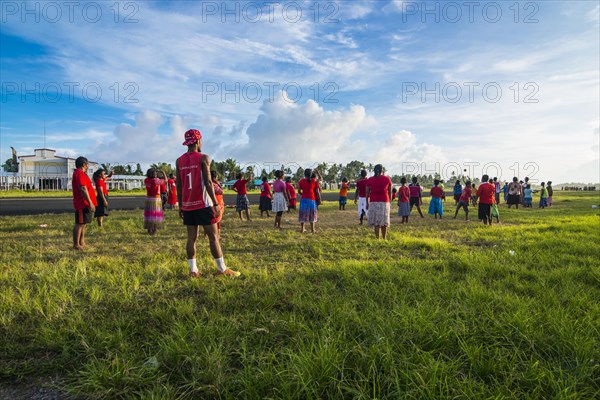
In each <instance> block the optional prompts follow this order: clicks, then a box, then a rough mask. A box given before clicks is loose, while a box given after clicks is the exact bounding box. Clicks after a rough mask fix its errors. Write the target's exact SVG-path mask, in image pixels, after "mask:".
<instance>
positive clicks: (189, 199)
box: [175, 129, 241, 278]
mask: <svg viewBox="0 0 600 400" xmlns="http://www.w3.org/2000/svg"><path fill="white" fill-rule="evenodd" d="M183 145H184V146H187V147H188V149H187V152H185V153H183V155H181V157H179V158H178V159H177V161H176V162H175V167H176V170H177V177H176V179H175V184H176V186H177V200H178V202H179V216H180V217H181V218H183V224H184V225H186V227H187V237H188V238H187V244H186V252H187V258H188V264H189V266H190V275H191V276H192V277H194V278H195V277H198V276H200V272H199V271H198V267H197V265H196V239H197V238H198V227H199V226H200V225H201V226H202V228H203V229H204V234H205V235H206V236H208V240H209V242H210V252H211V254H212V256H213V257H214V259H215V263H216V264H217V269H218V272H217V276H223V275H225V276H240V275H241V274H240V273H239V272H237V271H233V270H230V269H227V267H226V266H225V260H223V252H222V251H221V244H220V243H219V231H218V229H217V218H218V217H219V215H220V213H221V210H220V209H219V206H218V202H217V198H216V196H215V189H214V187H213V184H212V180H211V177H210V157H209V156H208V155H206V154H202V153H201V152H200V151H201V150H200V149H201V147H202V134H201V133H200V131H198V130H196V129H190V130H188V131H187V132H186V133H185V142H183Z"/></svg>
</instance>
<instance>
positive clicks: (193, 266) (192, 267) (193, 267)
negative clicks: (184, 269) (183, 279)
mask: <svg viewBox="0 0 600 400" xmlns="http://www.w3.org/2000/svg"><path fill="white" fill-rule="evenodd" d="M188 265H189V266H190V272H198V267H197V266H196V259H195V258H190V259H188Z"/></svg>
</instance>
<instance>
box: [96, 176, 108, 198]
mask: <svg viewBox="0 0 600 400" xmlns="http://www.w3.org/2000/svg"><path fill="white" fill-rule="evenodd" d="M96 187H97V188H98V189H99V190H101V191H102V193H104V194H105V195H108V189H107V188H106V181H105V180H104V179H102V178H98V179H96Z"/></svg>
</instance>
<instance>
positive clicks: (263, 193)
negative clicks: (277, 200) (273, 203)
mask: <svg viewBox="0 0 600 400" xmlns="http://www.w3.org/2000/svg"><path fill="white" fill-rule="evenodd" d="M260 197H267V198H269V199H270V198H271V185H269V182H263V183H261V184H260Z"/></svg>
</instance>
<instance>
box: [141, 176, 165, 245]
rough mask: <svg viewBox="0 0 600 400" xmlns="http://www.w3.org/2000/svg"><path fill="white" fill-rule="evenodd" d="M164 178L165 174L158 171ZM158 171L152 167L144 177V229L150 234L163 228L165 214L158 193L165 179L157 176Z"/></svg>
mask: <svg viewBox="0 0 600 400" xmlns="http://www.w3.org/2000/svg"><path fill="white" fill-rule="evenodd" d="M160 172H161V173H162V174H163V176H164V177H165V178H166V177H167V174H165V173H164V172H163V171H160ZM157 175H158V172H157V171H156V169H154V168H150V169H148V171H146V179H144V186H146V202H145V204H144V229H146V230H148V233H149V234H150V235H152V236H154V235H155V234H156V232H157V231H158V230H159V229H162V228H163V223H164V221H165V214H164V212H163V208H162V199H161V195H160V188H161V186H162V185H163V184H166V183H165V179H159V178H157Z"/></svg>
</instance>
